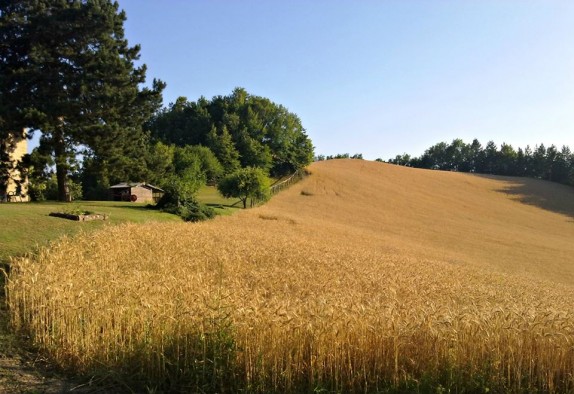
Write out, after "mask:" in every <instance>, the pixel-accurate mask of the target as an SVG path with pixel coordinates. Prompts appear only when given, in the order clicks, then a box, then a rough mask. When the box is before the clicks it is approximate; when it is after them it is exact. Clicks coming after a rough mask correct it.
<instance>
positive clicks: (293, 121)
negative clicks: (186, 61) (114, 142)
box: [146, 88, 313, 175]
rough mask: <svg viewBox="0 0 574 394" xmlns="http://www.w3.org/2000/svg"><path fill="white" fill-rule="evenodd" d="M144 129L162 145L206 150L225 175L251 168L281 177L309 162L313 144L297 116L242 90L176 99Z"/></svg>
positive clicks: (267, 100) (311, 156)
mask: <svg viewBox="0 0 574 394" xmlns="http://www.w3.org/2000/svg"><path fill="white" fill-rule="evenodd" d="M146 127H147V129H148V130H149V131H150V132H151V135H152V137H153V138H156V139H159V140H162V141H164V142H166V143H170V144H171V143H173V144H176V145H178V146H185V145H204V146H207V147H208V148H210V149H211V150H212V151H213V153H215V155H216V156H217V158H218V160H219V161H220V163H221V164H222V165H223V167H224V169H225V172H226V173H231V172H233V171H234V170H236V169H237V168H238V167H239V166H242V167H248V166H251V167H261V168H264V169H266V170H269V172H270V173H272V174H274V175H282V174H284V173H288V172H292V171H294V170H296V169H298V168H301V167H304V166H306V165H308V164H309V163H311V162H312V161H313V145H312V143H311V140H310V139H309V137H308V136H307V134H306V132H305V129H304V128H303V126H302V124H301V120H300V119H299V118H298V117H297V115H295V114H293V113H291V112H289V111H288V110H287V109H286V108H285V107H283V106H281V105H278V104H275V103H274V102H272V101H271V100H269V99H267V98H264V97H259V96H254V95H250V94H248V93H247V92H246V91H245V89H241V88H237V89H235V90H234V91H233V92H232V93H231V94H230V95H228V96H216V97H213V98H212V99H211V100H206V99H205V98H203V97H202V98H200V99H199V100H198V101H197V102H189V101H187V99H184V98H180V99H178V100H177V102H176V103H175V104H172V105H171V106H170V107H169V108H168V109H165V110H162V111H160V112H158V113H157V114H156V115H155V116H154V117H153V119H152V120H151V121H150V122H148V123H147V125H146Z"/></svg>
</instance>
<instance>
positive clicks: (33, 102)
mask: <svg viewBox="0 0 574 394" xmlns="http://www.w3.org/2000/svg"><path fill="white" fill-rule="evenodd" d="M118 7H119V6H118V4H117V2H113V3H112V2H111V1H109V0H23V1H14V0H12V1H2V2H0V37H1V38H2V41H3V44H2V46H1V49H0V56H2V60H5V59H6V62H5V63H4V65H5V66H4V67H2V70H1V72H0V74H1V76H0V78H2V87H1V88H0V89H1V92H0V93H1V97H2V104H1V105H0V111H2V113H1V114H0V119H1V121H0V122H1V123H0V129H2V130H3V133H4V132H6V130H8V128H13V129H17V130H20V129H21V128H23V127H28V128H30V129H31V130H32V131H34V130H38V131H40V132H41V133H42V143H43V144H44V145H47V146H49V147H50V149H51V151H52V154H53V155H54V158H55V163H56V174H57V179H58V197H59V199H60V200H65V199H66V196H67V187H66V180H67V176H68V173H69V169H70V167H69V162H70V159H72V158H73V157H75V155H76V154H77V153H78V149H79V148H80V147H87V149H88V150H89V152H90V153H91V155H92V156H93V157H96V158H97V159H98V160H99V164H100V165H101V166H103V167H108V170H109V171H110V170H111V171H113V170H114V168H116V169H117V168H120V166H127V165H135V164H134V163H133V162H131V161H130V160H129V158H130V157H137V154H136V152H134V150H136V149H138V147H142V146H143V144H145V138H144V137H143V134H142V132H141V125H142V123H143V122H144V121H145V120H146V119H147V118H148V117H149V116H150V115H151V114H152V113H153V112H154V111H155V110H157V108H159V106H160V105H161V91H162V90H163V88H164V86H165V85H164V84H163V83H162V82H161V81H156V80H154V82H153V88H151V89H149V88H143V89H140V85H141V84H143V83H144V82H145V73H146V67H145V65H143V66H140V67H135V66H134V61H136V60H138V59H139V50H140V48H139V46H137V45H136V46H133V47H130V46H129V45H128V42H127V40H126V39H125V38H124V30H123V24H124V22H125V20H126V15H125V13H124V12H123V11H119V10H118ZM126 158H127V159H126ZM135 166H136V167H137V165H135Z"/></svg>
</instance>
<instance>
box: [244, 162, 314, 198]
mask: <svg viewBox="0 0 574 394" xmlns="http://www.w3.org/2000/svg"><path fill="white" fill-rule="evenodd" d="M307 175H309V172H308V171H307V170H306V169H304V168H301V169H299V170H297V171H295V172H294V173H293V174H291V176H289V178H287V179H284V180H282V181H278V182H276V183H274V184H273V185H271V187H270V188H269V191H270V194H271V196H274V195H275V194H277V193H279V192H280V191H281V190H285V189H287V188H288V187H289V186H291V185H292V184H294V183H297V182H299V181H300V180H301V179H303V178H305V177H306V176H307ZM260 202H262V201H260V200H258V199H251V207H254V206H255V205H257V204H259V203H260Z"/></svg>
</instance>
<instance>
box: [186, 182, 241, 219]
mask: <svg viewBox="0 0 574 394" xmlns="http://www.w3.org/2000/svg"><path fill="white" fill-rule="evenodd" d="M197 199H198V200H199V202H201V203H203V204H207V205H209V206H210V207H212V208H213V209H215V212H217V214H218V215H231V214H232V213H233V212H235V211H236V210H237V209H240V208H242V204H241V200H239V199H237V198H225V197H221V195H220V194H219V192H218V191H217V188H216V187H215V186H203V187H202V188H201V189H200V190H199V193H197Z"/></svg>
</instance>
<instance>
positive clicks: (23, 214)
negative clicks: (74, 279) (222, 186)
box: [0, 186, 240, 263]
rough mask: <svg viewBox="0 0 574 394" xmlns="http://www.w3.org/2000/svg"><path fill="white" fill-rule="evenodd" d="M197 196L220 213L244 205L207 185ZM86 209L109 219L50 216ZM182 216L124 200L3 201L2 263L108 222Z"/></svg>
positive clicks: (0, 208) (0, 228) (0, 225)
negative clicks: (103, 214) (84, 220)
mask: <svg viewBox="0 0 574 394" xmlns="http://www.w3.org/2000/svg"><path fill="white" fill-rule="evenodd" d="M197 198H198V200H199V201H201V202H202V203H204V204H207V205H209V206H212V207H213V208H214V209H215V210H216V212H217V213H218V214H220V215H227V214H231V213H233V212H235V211H236V210H237V209H238V208H239V206H240V204H238V203H239V201H238V200H237V199H226V198H223V197H221V196H220V195H219V194H218V192H217V189H216V188H215V187H210V186H205V187H203V188H202V189H201V190H200V191H199V193H198V195H197ZM76 209H77V210H85V211H90V212H93V213H105V214H108V215H109V219H108V220H107V221H105V222H103V221H98V220H96V221H91V222H75V221H72V220H66V219H61V218H55V217H51V216H48V214H49V213H50V212H65V211H73V210H76ZM180 220H181V219H180V218H179V217H178V216H175V215H171V214H168V213H164V212H160V211H155V210H153V209H148V208H146V205H145V204H137V203H130V202H121V201H77V202H72V203H61V202H54V201H47V202H41V203H2V204H0V263H6V262H7V261H8V259H9V256H19V255H22V254H24V253H26V252H31V251H33V250H34V249H36V247H37V246H43V245H46V244H47V243H48V242H50V241H53V240H55V239H58V238H60V237H61V236H63V235H73V234H75V233H77V232H79V231H81V230H92V229H96V228H100V227H102V226H104V225H109V224H118V223H123V222H135V223H144V222H151V221H163V222H165V221H174V222H178V221H180Z"/></svg>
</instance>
